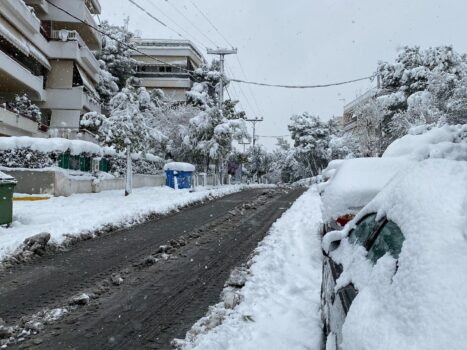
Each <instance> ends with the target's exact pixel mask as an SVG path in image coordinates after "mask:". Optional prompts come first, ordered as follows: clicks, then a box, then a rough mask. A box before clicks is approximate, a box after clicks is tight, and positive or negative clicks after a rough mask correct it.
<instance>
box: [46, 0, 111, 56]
mask: <svg viewBox="0 0 467 350" xmlns="http://www.w3.org/2000/svg"><path fill="white" fill-rule="evenodd" d="M94 2H95V1H85V0H75V1H70V0H54V3H55V4H56V5H57V6H59V7H61V8H63V9H66V10H67V11H68V12H70V13H71V14H72V15H73V16H75V17H77V18H79V19H81V20H82V21H84V22H86V24H83V23H82V22H80V21H79V20H77V19H76V18H73V17H71V16H70V15H68V14H66V13H64V12H62V11H60V10H58V9H57V8H54V7H49V16H48V20H50V21H51V22H52V23H53V29H57V30H60V29H67V30H70V31H72V30H75V31H77V32H78V33H79V34H80V36H81V38H82V39H83V41H84V42H85V43H86V46H88V47H89V48H90V49H91V50H99V49H100V48H101V47H102V38H101V34H100V33H99V32H98V31H97V30H95V29H93V28H92V27H96V28H97V26H98V25H97V23H96V21H95V20H94V17H93V14H92V13H91V10H90V9H89V7H88V4H89V3H91V4H92V3H94ZM97 4H98V2H97ZM99 8H100V7H99ZM93 11H96V10H93Z"/></svg>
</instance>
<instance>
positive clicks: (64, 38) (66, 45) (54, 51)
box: [49, 29, 99, 81]
mask: <svg viewBox="0 0 467 350" xmlns="http://www.w3.org/2000/svg"><path fill="white" fill-rule="evenodd" d="M50 38H51V40H52V41H51V42H50V47H51V50H50V53H49V55H50V57H51V58H58V59H71V60H74V61H77V62H78V63H79V64H80V65H81V67H83V69H84V70H85V71H86V73H87V74H88V75H89V76H90V77H91V78H92V79H93V80H94V81H97V80H98V79H99V77H98V72H99V62H98V61H97V59H96V57H95V56H94V54H93V53H92V52H91V50H89V48H88V47H87V45H86V43H85V42H84V40H83V39H82V38H81V36H80V35H79V33H78V32H77V31H75V30H66V29H64V30H52V31H51V34H50ZM54 41H55V42H54Z"/></svg>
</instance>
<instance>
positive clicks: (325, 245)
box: [321, 231, 346, 255]
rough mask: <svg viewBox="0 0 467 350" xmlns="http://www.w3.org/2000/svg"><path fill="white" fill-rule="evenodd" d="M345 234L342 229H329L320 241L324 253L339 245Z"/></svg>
mask: <svg viewBox="0 0 467 350" xmlns="http://www.w3.org/2000/svg"><path fill="white" fill-rule="evenodd" d="M345 236H346V234H345V233H343V232H342V231H330V232H328V233H326V234H325V235H324V237H323V240H322V242H321V248H322V249H323V251H324V254H325V255H327V254H329V253H330V252H332V251H333V250H335V249H337V247H339V244H340V241H341V240H342V239H343V238H345Z"/></svg>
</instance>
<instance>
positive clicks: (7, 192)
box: [0, 171, 16, 225]
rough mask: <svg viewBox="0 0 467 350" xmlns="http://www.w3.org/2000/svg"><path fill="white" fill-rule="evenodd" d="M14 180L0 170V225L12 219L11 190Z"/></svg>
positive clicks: (14, 183)
mask: <svg viewBox="0 0 467 350" xmlns="http://www.w3.org/2000/svg"><path fill="white" fill-rule="evenodd" d="M15 185H16V180H15V179H14V178H13V177H11V176H9V175H7V174H4V173H2V172H1V171H0V225H8V224H11V222H12V221H13V191H14V189H15Z"/></svg>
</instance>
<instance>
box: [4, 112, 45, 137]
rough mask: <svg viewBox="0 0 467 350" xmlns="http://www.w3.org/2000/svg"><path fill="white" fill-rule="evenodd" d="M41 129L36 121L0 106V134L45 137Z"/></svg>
mask: <svg viewBox="0 0 467 350" xmlns="http://www.w3.org/2000/svg"><path fill="white" fill-rule="evenodd" d="M41 129H42V128H41V125H40V124H39V123H38V122H37V121H35V120H31V119H29V118H27V117H25V116H22V115H19V114H16V113H14V112H11V111H9V110H7V109H6V108H4V107H3V106H0V135H5V136H42V137H46V136H47V134H46V133H45V132H43V131H41Z"/></svg>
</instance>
